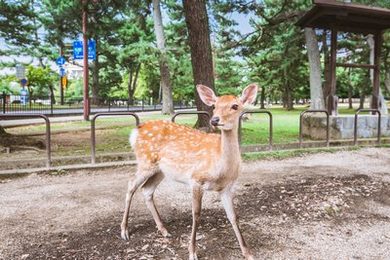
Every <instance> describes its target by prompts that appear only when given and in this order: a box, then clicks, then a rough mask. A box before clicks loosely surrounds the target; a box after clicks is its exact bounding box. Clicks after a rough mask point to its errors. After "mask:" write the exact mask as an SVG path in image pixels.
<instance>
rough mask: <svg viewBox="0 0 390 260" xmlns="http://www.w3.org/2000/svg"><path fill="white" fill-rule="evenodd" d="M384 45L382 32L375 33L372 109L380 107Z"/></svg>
mask: <svg viewBox="0 0 390 260" xmlns="http://www.w3.org/2000/svg"><path fill="white" fill-rule="evenodd" d="M381 47H382V32H380V31H379V32H376V33H375V34H374V80H373V88H372V104H371V108H372V109H379V82H380V78H379V76H380V59H381Z"/></svg>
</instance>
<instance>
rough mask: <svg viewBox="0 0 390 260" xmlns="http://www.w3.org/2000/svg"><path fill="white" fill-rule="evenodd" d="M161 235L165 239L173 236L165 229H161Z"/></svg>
mask: <svg viewBox="0 0 390 260" xmlns="http://www.w3.org/2000/svg"><path fill="white" fill-rule="evenodd" d="M159 230H160V232H161V234H162V235H163V237H171V236H172V235H171V234H170V233H169V232H168V230H167V229H166V228H165V227H161V228H159Z"/></svg>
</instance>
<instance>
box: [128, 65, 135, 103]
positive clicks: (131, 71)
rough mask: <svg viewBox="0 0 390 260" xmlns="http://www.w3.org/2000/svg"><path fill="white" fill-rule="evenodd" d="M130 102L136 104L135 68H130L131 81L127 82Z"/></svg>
mask: <svg viewBox="0 0 390 260" xmlns="http://www.w3.org/2000/svg"><path fill="white" fill-rule="evenodd" d="M127 93H128V104H129V105H134V97H133V95H134V90H133V69H132V68H130V69H129V81H128V82H127Z"/></svg>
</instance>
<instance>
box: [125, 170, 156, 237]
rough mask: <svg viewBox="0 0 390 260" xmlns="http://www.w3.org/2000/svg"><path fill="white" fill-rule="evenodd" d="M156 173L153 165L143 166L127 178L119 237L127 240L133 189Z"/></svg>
mask: <svg viewBox="0 0 390 260" xmlns="http://www.w3.org/2000/svg"><path fill="white" fill-rule="evenodd" d="M156 173H157V171H156V169H155V167H147V168H146V167H144V168H139V167H138V169H137V172H136V174H135V175H134V176H133V177H132V178H131V179H130V180H129V183H128V186H127V193H126V203H125V212H124V214H123V219H122V224H121V237H122V239H124V240H129V231H128V228H127V224H128V217H129V211H130V204H131V200H132V198H133V195H134V193H135V191H136V190H137V189H138V187H139V186H141V185H142V184H143V183H144V182H145V181H147V180H148V179H149V178H151V177H153V175H155V174H156Z"/></svg>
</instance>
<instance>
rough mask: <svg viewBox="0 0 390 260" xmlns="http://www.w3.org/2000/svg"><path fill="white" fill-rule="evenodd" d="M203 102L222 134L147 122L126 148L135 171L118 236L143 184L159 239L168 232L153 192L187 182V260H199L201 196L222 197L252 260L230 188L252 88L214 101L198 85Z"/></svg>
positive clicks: (238, 160)
mask: <svg viewBox="0 0 390 260" xmlns="http://www.w3.org/2000/svg"><path fill="white" fill-rule="evenodd" d="M196 88H197V91H198V93H199V96H200V98H201V100H202V101H203V102H204V103H205V104H206V105H208V106H214V107H215V108H214V111H213V117H212V118H211V120H210V123H211V125H212V126H213V127H218V128H219V129H220V130H221V134H210V133H205V132H202V131H199V130H196V129H192V128H190V127H186V126H182V125H177V124H175V123H171V122H168V121H163V120H158V121H149V122H146V123H144V124H141V125H139V126H138V128H136V129H134V130H133V132H132V133H131V136H130V143H131V145H132V147H133V149H134V152H135V155H136V158H137V163H138V167H137V172H136V174H135V175H134V176H133V177H132V178H131V179H130V180H129V183H128V190H127V194H126V205H125V212H124V215H123V220H122V224H121V237H122V238H123V239H125V240H128V239H129V231H128V228H127V225H128V224H127V223H128V216H129V209H130V204H131V200H132V197H133V195H134V192H135V191H136V190H137V188H138V187H140V186H141V185H142V190H143V194H144V196H145V202H146V205H147V207H148V209H149V210H150V212H151V213H152V216H153V218H154V221H155V222H156V225H157V228H158V230H159V231H160V232H161V233H162V235H163V236H168V235H169V233H168V231H167V229H166V228H165V227H164V224H163V223H162V221H161V218H160V215H159V213H158V211H157V209H156V206H155V204H154V201H153V194H154V191H155V190H156V187H157V186H158V185H159V184H160V182H161V181H162V180H163V179H164V177H167V178H171V179H173V180H176V181H178V182H182V183H186V184H188V185H189V187H190V188H191V191H192V232H191V237H190V242H189V246H188V250H189V259H197V255H196V244H195V243H196V230H197V227H198V225H199V220H200V212H201V204H202V196H203V192H204V191H216V192H218V193H219V194H220V196H221V201H222V204H223V206H224V208H225V211H226V214H227V217H228V219H229V221H230V223H231V224H232V226H233V230H234V233H235V234H236V237H237V240H238V242H239V244H240V248H241V251H242V254H243V255H244V257H245V258H247V259H253V256H252V255H251V253H250V251H249V249H248V247H247V245H246V244H245V241H244V238H243V237H242V234H241V231H240V229H239V226H238V221H237V217H236V214H235V211H234V205H233V186H234V184H235V182H236V180H237V178H238V175H239V172H240V164H241V156H240V149H239V143H238V121H239V117H240V114H241V112H242V111H243V106H244V105H245V104H251V103H253V102H254V100H255V99H256V94H257V89H258V87H257V86H256V84H250V85H249V86H248V87H246V88H245V89H244V90H243V92H242V95H241V97H236V96H233V95H225V96H221V97H216V96H215V94H214V92H213V90H211V89H210V88H208V87H206V86H203V85H197V86H196Z"/></svg>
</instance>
